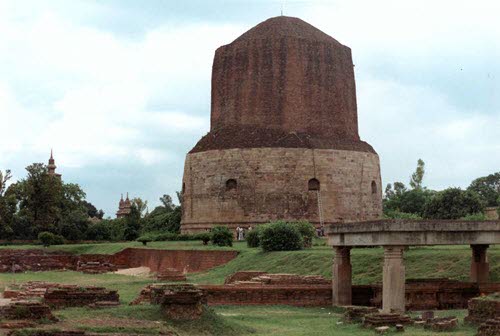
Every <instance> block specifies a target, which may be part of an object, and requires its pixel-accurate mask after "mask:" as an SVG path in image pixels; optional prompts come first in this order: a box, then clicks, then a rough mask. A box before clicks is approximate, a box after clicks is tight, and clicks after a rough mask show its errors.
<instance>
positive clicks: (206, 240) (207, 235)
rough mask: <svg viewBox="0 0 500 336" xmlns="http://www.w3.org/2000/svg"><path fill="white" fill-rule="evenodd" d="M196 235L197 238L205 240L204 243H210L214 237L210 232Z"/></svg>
mask: <svg viewBox="0 0 500 336" xmlns="http://www.w3.org/2000/svg"><path fill="white" fill-rule="evenodd" d="M195 237H196V238H197V239H196V240H198V239H199V240H201V241H202V242H203V245H208V242H209V241H210V239H212V237H211V235H210V233H208V232H203V233H198V234H196V235H195Z"/></svg>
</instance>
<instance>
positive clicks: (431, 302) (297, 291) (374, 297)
mask: <svg viewBox="0 0 500 336" xmlns="http://www.w3.org/2000/svg"><path fill="white" fill-rule="evenodd" d="M442 284H444V282H442ZM201 288H203V290H204V291H205V293H206V295H207V300H208V304H209V305H278V304H286V305H292V306H330V305H332V288H331V286H330V285H315V286H293V285H288V286H255V285H247V286H245V285H240V286H232V285H220V286H210V285H205V286H201ZM487 289H488V290H492V291H500V283H497V284H495V285H494V286H493V285H492V284H490V285H489V286H488V288H487ZM379 293H381V288H380V286H370V285H359V286H356V285H355V286H353V289H352V298H353V302H352V303H353V305H359V306H378V307H380V306H381V301H380V296H379ZM481 293H485V289H484V288H480V287H478V286H477V285H476V284H472V283H466V282H455V285H451V286H450V287H448V288H446V287H439V286H435V285H434V284H429V282H427V281H422V282H414V283H408V284H407V286H406V299H407V303H406V308H407V309H408V310H427V309H432V310H434V309H436V310H440V309H464V308H467V301H468V300H469V299H470V298H471V297H474V296H479V295H480V294H481Z"/></svg>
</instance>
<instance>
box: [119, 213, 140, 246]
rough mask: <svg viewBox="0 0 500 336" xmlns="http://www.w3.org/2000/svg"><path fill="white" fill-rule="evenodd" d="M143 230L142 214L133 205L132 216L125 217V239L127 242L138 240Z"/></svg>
mask: <svg viewBox="0 0 500 336" xmlns="http://www.w3.org/2000/svg"><path fill="white" fill-rule="evenodd" d="M140 230H141V213H140V211H139V209H138V208H137V207H136V206H135V205H133V204H132V207H131V208H130V214H129V215H128V216H127V217H125V231H124V232H123V238H124V239H125V240H136V239H137V238H138V237H139V232H140Z"/></svg>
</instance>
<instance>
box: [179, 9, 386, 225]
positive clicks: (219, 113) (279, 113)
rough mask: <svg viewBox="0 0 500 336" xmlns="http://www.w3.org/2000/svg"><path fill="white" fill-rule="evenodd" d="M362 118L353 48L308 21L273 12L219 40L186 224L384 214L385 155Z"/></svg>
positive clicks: (194, 153) (186, 190)
mask: <svg viewBox="0 0 500 336" xmlns="http://www.w3.org/2000/svg"><path fill="white" fill-rule="evenodd" d="M357 118H358V116H357V106H356V90H355V81H354V71H353V63H352V57H351V50H350V49H349V47H346V46H344V45H342V44H340V43H339V42H338V41H336V40H335V39H334V38H332V37H330V36H328V35H327V34H325V33H323V32H321V31H320V30H318V29H316V28H315V27H313V26H311V25H309V24H308V23H306V22H304V21H302V20H300V19H297V18H291V17H286V16H280V17H276V18H271V19H269V20H267V21H265V22H262V23H260V24H259V25H257V26H256V27H254V28H252V29H250V30H249V31H248V32H246V33H244V34H243V35H241V36H240V37H239V38H237V39H236V40H235V41H233V42H232V43H230V44H228V45H225V46H222V47H220V48H219V49H217V51H216V53H215V57H214V62H213V68H212V103H211V125H210V132H209V133H208V134H207V135H205V136H204V137H203V138H202V139H201V140H200V141H199V142H198V143H197V144H196V145H195V146H194V148H193V149H192V150H191V151H190V152H189V153H188V155H187V157H186V161H185V166H184V177H183V185H182V193H183V202H184V203H183V205H184V206H183V214H182V227H181V230H182V232H200V231H205V230H207V229H209V228H211V227H212V226H213V225H217V224H223V225H227V226H229V227H231V228H233V229H234V228H236V227H237V226H240V227H249V226H255V225H257V224H260V223H265V222H268V221H270V220H276V219H283V220H308V221H309V222H311V223H314V224H315V225H320V224H322V223H323V222H324V223H332V222H336V221H353V220H365V219H376V218H379V217H380V215H381V213H382V191H381V178H380V165H379V158H378V155H377V153H376V152H375V150H374V149H373V148H372V147H371V146H370V145H369V144H368V143H366V142H364V141H361V140H360V137H359V134H358V119H357ZM321 203H324V204H328V205H329V206H328V207H324V208H322V207H321Z"/></svg>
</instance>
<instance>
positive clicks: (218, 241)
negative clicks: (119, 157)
mask: <svg viewBox="0 0 500 336" xmlns="http://www.w3.org/2000/svg"><path fill="white" fill-rule="evenodd" d="M211 238H212V239H211V240H212V244H213V245H217V246H233V234H232V233H231V231H229V229H228V228H227V227H226V226H215V227H213V228H212V231H211Z"/></svg>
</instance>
